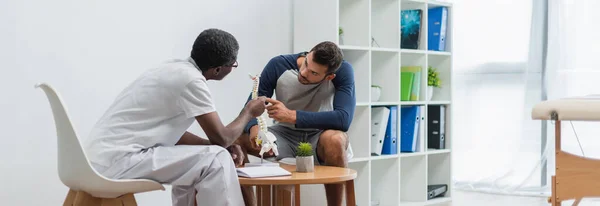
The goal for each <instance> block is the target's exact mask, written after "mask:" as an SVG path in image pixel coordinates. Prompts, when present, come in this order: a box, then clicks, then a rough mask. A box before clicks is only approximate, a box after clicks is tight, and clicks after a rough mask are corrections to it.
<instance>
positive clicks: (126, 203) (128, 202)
mask: <svg viewBox="0 0 600 206" xmlns="http://www.w3.org/2000/svg"><path fill="white" fill-rule="evenodd" d="M120 199H121V201H122V203H123V206H137V202H136V201H135V197H134V196H133V194H126V195H123V196H121V197H120Z"/></svg>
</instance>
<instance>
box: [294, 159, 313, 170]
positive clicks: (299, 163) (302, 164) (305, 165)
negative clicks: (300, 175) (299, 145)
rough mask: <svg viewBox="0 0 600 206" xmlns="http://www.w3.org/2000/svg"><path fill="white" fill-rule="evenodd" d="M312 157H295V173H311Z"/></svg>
mask: <svg viewBox="0 0 600 206" xmlns="http://www.w3.org/2000/svg"><path fill="white" fill-rule="evenodd" d="M314 161H315V160H314V158H313V156H306V157H301V156H297V157H296V172H313V171H314V170H315V162H314Z"/></svg>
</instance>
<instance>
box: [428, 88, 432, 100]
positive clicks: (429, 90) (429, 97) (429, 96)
mask: <svg viewBox="0 0 600 206" xmlns="http://www.w3.org/2000/svg"><path fill="white" fill-rule="evenodd" d="M431 98H433V86H427V101H431Z"/></svg>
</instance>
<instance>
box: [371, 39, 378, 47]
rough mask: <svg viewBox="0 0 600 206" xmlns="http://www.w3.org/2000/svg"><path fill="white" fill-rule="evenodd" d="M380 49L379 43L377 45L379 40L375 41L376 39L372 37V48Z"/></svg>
mask: <svg viewBox="0 0 600 206" xmlns="http://www.w3.org/2000/svg"><path fill="white" fill-rule="evenodd" d="M375 46H377V47H380V46H379V43H377V40H375V37H371V47H375Z"/></svg>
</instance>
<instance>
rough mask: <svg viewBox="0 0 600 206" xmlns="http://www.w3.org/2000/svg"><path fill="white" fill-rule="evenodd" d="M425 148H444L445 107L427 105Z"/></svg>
mask: <svg viewBox="0 0 600 206" xmlns="http://www.w3.org/2000/svg"><path fill="white" fill-rule="evenodd" d="M427 110H428V111H427V130H429V131H428V132H427V148H431V149H445V148H446V140H445V138H446V131H445V128H446V125H445V118H446V117H445V114H446V106H445V105H429V106H428V108H427Z"/></svg>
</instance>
